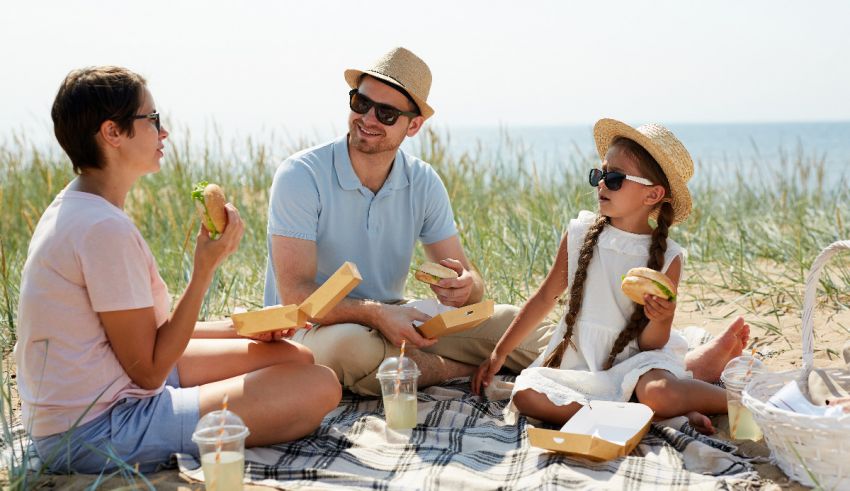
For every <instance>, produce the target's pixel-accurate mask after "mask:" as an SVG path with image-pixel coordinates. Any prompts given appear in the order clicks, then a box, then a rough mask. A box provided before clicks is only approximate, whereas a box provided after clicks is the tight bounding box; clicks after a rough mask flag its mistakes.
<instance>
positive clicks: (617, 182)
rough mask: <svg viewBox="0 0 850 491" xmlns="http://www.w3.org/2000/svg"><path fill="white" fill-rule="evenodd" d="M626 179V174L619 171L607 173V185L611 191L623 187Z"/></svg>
mask: <svg viewBox="0 0 850 491" xmlns="http://www.w3.org/2000/svg"><path fill="white" fill-rule="evenodd" d="M625 180H626V175H625V174H620V173H619V172H609V173H607V174H606V175H605V187H606V188H608V189H610V190H611V191H616V190H618V189H620V188H621V187H623V181H625Z"/></svg>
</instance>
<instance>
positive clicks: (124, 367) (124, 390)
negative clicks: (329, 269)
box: [15, 67, 341, 473]
mask: <svg viewBox="0 0 850 491" xmlns="http://www.w3.org/2000/svg"><path fill="white" fill-rule="evenodd" d="M52 117H53V123H54V131H55V133H56V137H57V139H58V140H59V143H60V145H61V146H62V148H63V149H64V150H65V152H66V153H67V154H68V156H69V157H70V159H71V163H72V164H73V166H74V172H75V173H76V174H77V177H76V178H75V179H73V180H72V181H71V183H70V184H68V186H67V187H66V188H65V189H64V190H62V191H61V192H60V193H59V194H58V195H57V196H56V198H55V199H54V200H53V203H51V205H50V206H49V207H48V208H47V210H46V211H45V212H44V215H42V217H41V218H40V220H39V222H38V226H37V227H36V229H35V231H34V233H33V237H32V241H31V243H30V247H29V252H28V255H27V261H26V263H25V265H24V271H23V279H22V285H21V297H20V305H19V309H18V314H19V319H18V320H19V325H18V332H17V334H18V342H17V344H16V346H15V359H16V362H17V368H18V388H19V390H20V397H21V399H22V403H23V408H22V410H23V419H24V424H25V426H26V428H27V429H28V431H29V432H30V435H31V437H32V441H33V443H34V444H35V448H36V451H37V452H38V454H39V456H40V457H41V459H42V461H44V462H45V463H46V464H47V465H48V467H49V468H50V469H51V470H53V471H59V472H70V471H75V472H84V473H97V472H102V471H108V470H110V469H114V468H115V467H116V466H117V465H118V464H117V462H116V460H115V458H117V459H120V460H123V461H124V462H126V463H127V464H129V465H131V466H132V465H134V464H139V469H140V470H141V471H142V472H147V471H152V470H155V469H156V467H157V466H158V464H161V463H164V462H167V461H168V460H169V458H170V456H171V454H172V453H176V452H182V453H190V454H195V455H197V454H198V450H197V446H196V445H195V444H194V443H193V442H192V441H191V435H192V431H193V430H194V427H195V425H196V424H197V422H198V419H199V417H200V416H202V415H204V414H206V413H208V412H210V411H213V410H215V409H217V408H219V407H220V406H221V401H222V398H223V396H224V395H225V394H226V395H228V396H229V400H230V408H232V409H233V411H235V412H236V413H237V414H239V415H240V416H241V417H242V419H243V420H244V421H245V423H246V424H247V426H248V427H249V429H250V432H251V434H250V436H249V437H248V440H247V442H246V443H247V445H248V446H255V445H267V444H271V443H277V442H281V441H285V440H292V439H296V438H300V437H302V436H304V435H307V434H309V433H311V432H312V431H313V430H314V429H315V428H316V427H317V426H318V425H319V424H320V422H321V421H322V418H323V417H324V415H325V414H326V413H328V412H329V411H330V410H331V409H333V408H334V407H336V405H337V403H338V402H339V399H340V396H341V391H340V387H339V383H338V382H337V381H336V376H335V375H334V373H333V372H332V371H330V370H329V369H327V368H325V367H321V366H317V365H314V364H313V357H312V354H311V353H310V352H309V350H307V349H306V348H304V347H302V346H299V345H296V344H294V343H290V342H287V341H281V342H268V343H264V342H255V341H251V340H248V339H236V336H235V335H234V334H233V330H232V326H231V325H230V322H229V321H225V322H218V323H216V324H214V325H204V324H201V323H196V322H195V320H196V319H197V318H198V313H199V310H200V308H201V303H202V301H203V297H204V293H205V292H206V291H207V289H208V288H209V286H210V282H211V280H212V277H213V273H214V272H215V270H216V269H217V268H218V266H219V265H220V264H221V263H222V261H224V259H225V258H226V257H228V256H229V255H231V254H232V253H233V252H235V251H236V249H237V248H238V245H239V241H240V240H241V238H242V233H243V231H244V225H243V223H242V220H241V219H240V218H239V213H238V212H237V210H236V208H234V207H233V205H231V204H229V203H228V204H227V214H228V220H229V225H228V227H227V228H226V229H225V231H224V233H223V234H222V236H221V238H220V239H219V240H211V239H210V238H209V235H208V234H207V232H206V230H205V229H203V228H201V229H200V230H199V231H198V235H197V242H196V244H195V257H194V268H193V270H192V276H191V278H190V280H189V284H188V285H187V287H186V291H185V292H183V295H182V296H181V297H180V299H179V300H178V301H177V303H176V304H175V307H174V309H173V310H171V311H170V303H171V301H170V297H169V294H168V290H167V288H166V286H165V284H164V283H163V281H162V278H161V277H160V275H159V272H158V271H157V265H156V261H155V260H154V258H153V256H152V255H151V251H150V249H149V248H148V246H147V243H146V242H145V240H144V239H143V238H142V236H141V234H140V233H139V230H138V229H137V228H136V226H135V224H133V222H132V221H131V220H130V218H129V217H128V216H127V215H126V214H125V213H124V211H123V208H124V202H125V200H126V198H127V194H128V193H129V192H130V189H131V188H132V186H133V184H134V183H135V182H136V181H137V180H138V179H139V178H140V177H142V176H144V175H145V174H149V173H152V172H156V171H158V170H159V168H160V159H162V156H163V148H164V140H165V139H166V138H167V137H168V132H167V131H166V130H165V128H163V127H162V126H161V124H160V117H159V113H158V112H157V110H156V105H155V104H154V99H153V96H152V95H151V93H150V91H149V90H148V89H147V86H146V82H145V80H144V79H143V78H142V77H141V76H139V75H137V74H135V73H133V72H131V71H129V70H127V69H124V68H119V67H95V68H86V69H82V70H75V71H72V72H71V73H70V74H69V75H68V76H67V77H66V78H65V81H64V82H63V83H62V85H61V87H60V88H59V92H58V94H57V95H56V99H55V101H54V103H53V111H52ZM187 194H188V191H187ZM169 311H170V312H169ZM193 337H207V338H210V337H230V338H234V339H191V338H193Z"/></svg>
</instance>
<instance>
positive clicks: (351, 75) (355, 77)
mask: <svg viewBox="0 0 850 491" xmlns="http://www.w3.org/2000/svg"><path fill="white" fill-rule="evenodd" d="M363 75H369V76H370V77H375V78H379V79H381V80H383V81H384V82H388V83H390V84H392V85H395V86H396V87H401V88H402V89H404V90H405V92H407V93H408V94H410V98H411V99H413V102H415V103H416V106H417V107H418V108H419V112H420V113H421V114H422V117H423V118H425V119H428V118H430V117H431V116H433V115H434V109H433V108H431V106H429V105H428V103H427V102H425V99H422V98H421V97H419V96H418V95H416V94H415V93H414V92H412V91H410V90H408V88H407V87H405V86H404V84H403V83H401V82H399V81H398V80H396V79H394V78H392V77H389V76H387V75H384V74H383V73H378V72H374V71H372V70H357V69H355V68H349V69H348V70H346V71H345V81H346V82H347V83H348V86H349V87H351V88H352V89H356V88H357V86H358V85H359V84H360V77H362V76H363Z"/></svg>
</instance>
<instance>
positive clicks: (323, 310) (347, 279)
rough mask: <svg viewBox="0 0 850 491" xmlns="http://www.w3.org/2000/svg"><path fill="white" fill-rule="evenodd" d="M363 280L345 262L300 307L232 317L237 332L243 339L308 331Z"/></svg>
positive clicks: (288, 307)
mask: <svg viewBox="0 0 850 491" xmlns="http://www.w3.org/2000/svg"><path fill="white" fill-rule="evenodd" d="M362 280H363V278H362V277H361V276H360V272H359V271H358V270H357V266H356V265H355V264H354V263H352V262H345V263H343V264H342V266H340V267H339V269H337V270H336V272H335V273H334V274H332V275H331V277H330V278H328V279H327V281H325V282H324V283H322V285H321V286H319V288H317V289H316V291H315V292H313V293H312V294H311V295H310V296H309V297H307V298H306V299H305V300H304V301H303V302H301V304H300V305H275V306H272V307H266V308H264V309H262V310H255V311H252V312H242V313H234V314H233V315H231V319H232V320H233V326H234V327H235V328H236V332H237V333H239V334H240V335H242V336H249V335H255V334H262V333H265V332H270V331H281V330H285V329H298V328H302V327H305V325H306V324H307V321H308V320H309V319H321V318H322V317H324V316H325V315H327V313H328V312H330V310H331V309H333V308H334V307H335V306H336V304H338V303H339V302H340V300H342V299H343V298H345V296H346V295H348V294H349V293H351V290H354V288H356V287H357V285H359V284H360V282H361V281H362Z"/></svg>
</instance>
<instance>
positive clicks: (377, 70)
mask: <svg viewBox="0 0 850 491" xmlns="http://www.w3.org/2000/svg"><path fill="white" fill-rule="evenodd" d="M363 75H369V76H372V77H375V78H379V79H381V80H383V81H385V82H388V83H390V84H392V85H395V86H397V87H400V88H402V89H404V91H405V92H407V93H408V94H410V97H411V98H412V99H413V101H414V102H415V103H416V105H417V106H418V107H419V113H420V114H422V116H423V117H424V118H425V119H428V118H430V117H431V116H432V115H433V114H434V109H432V108H431V106H429V105H428V102H427V101H428V92H429V91H430V90H431V70H430V69H429V68H428V65H426V64H425V62H424V61H422V59H421V58H419V57H418V56H416V55H415V54H413V53H411V52H410V51H409V50H407V49H404V48H393V49H391V50H390V51H389V53H387V54H385V55H384V56H382V57H381V58H379V59H378V61H376V62H375V64H374V65H372V68H368V69H366V70H357V69H354V68H350V69H348V70H346V71H345V81H346V82H348V85H349V87H351V88H352V89H356V88H357V86H358V85H359V84H360V78H361V77H362V76H363Z"/></svg>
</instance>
